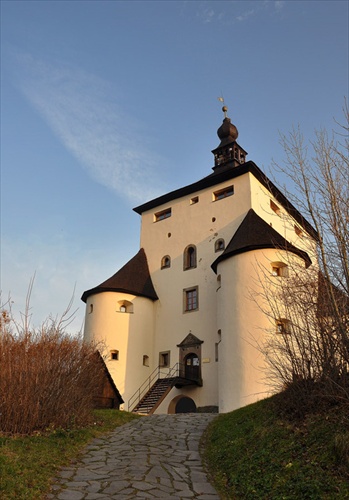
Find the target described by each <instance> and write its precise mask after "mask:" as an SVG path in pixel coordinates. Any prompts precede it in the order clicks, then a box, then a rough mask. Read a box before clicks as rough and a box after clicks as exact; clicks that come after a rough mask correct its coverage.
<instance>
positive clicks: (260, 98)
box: [0, 0, 348, 332]
mask: <svg viewBox="0 0 349 500" xmlns="http://www.w3.org/2000/svg"><path fill="white" fill-rule="evenodd" d="M1 58H2V63H1V276H0V278H1V283H0V288H1V290H2V295H3V300H4V299H6V298H7V297H8V294H9V293H10V294H11V298H12V301H13V308H14V311H15V312H16V314H19V311H23V310H24V303H25V296H26V293H27V288H28V284H29V281H30V279H31V277H33V276H34V274H35V283H34V289H33V292H32V298H31V306H32V314H33V317H32V321H33V324H34V325H37V324H39V323H40V322H41V321H42V320H43V319H44V318H46V317H47V316H49V315H50V314H53V315H56V314H59V313H61V312H62V311H63V310H64V309H65V307H66V306H67V304H68V302H69V300H70V298H71V297H72V295H73V293H74V303H73V309H78V310H77V313H76V319H75V321H74V322H73V323H72V324H71V325H70V327H69V329H70V331H72V332H74V331H77V330H79V329H80V327H81V325H82V322H83V317H84V304H83V303H82V302H81V301H80V296H81V294H82V292H83V291H84V290H86V289H89V288H92V287H94V286H96V285H98V284H99V283H101V282H102V281H104V280H105V279H107V278H108V277H109V276H111V275H112V274H114V273H115V272H116V271H117V270H118V269H119V268H120V267H121V266H122V265H123V264H124V263H125V262H127V261H128V260H129V259H130V258H131V257H132V256H133V255H134V254H135V253H136V252H137V251H138V249H139V230H140V218H139V216H138V215H137V214H136V213H134V212H133V211H132V208H133V207H135V206H137V205H139V204H141V203H143V202H145V201H147V200H149V199H151V198H153V197H155V196H157V195H159V194H162V193H165V192H167V191H171V190H173V189H176V188H178V187H181V186H184V185H186V184H188V183H191V182H194V181H196V180H198V179H200V178H202V177H204V176H206V175H208V174H209V173H210V172H211V167H212V165H213V156H212V154H211V150H212V149H214V148H215V147H217V145H218V143H219V141H218V138H217V135H216V131H217V128H218V127H219V126H220V124H221V122H222V119H223V114H222V111H221V103H220V102H219V101H218V100H217V97H218V96H220V95H222V94H223V96H224V99H225V103H226V104H227V106H228V108H229V112H228V115H229V116H230V117H231V119H232V121H233V123H234V124H235V125H236V126H237V127H238V130H239V139H238V142H239V144H240V145H241V146H242V147H243V148H244V149H246V150H247V151H248V153H249V155H248V159H250V160H253V161H254V162H255V163H257V165H258V166H259V167H260V168H262V169H263V170H264V171H265V172H266V173H267V174H268V175H269V172H270V166H271V161H272V159H273V158H274V159H275V160H281V159H282V158H283V154H282V151H281V149H280V147H279V132H284V133H286V132H288V131H289V130H290V129H291V128H292V126H293V125H297V124H299V125H300V126H301V128H302V130H303V132H304V135H305V137H306V139H312V138H313V137H314V129H318V128H320V127H325V128H328V129H332V128H333V126H334V121H333V120H334V117H336V118H338V119H340V118H341V113H342V107H343V103H344V96H348V2H347V1H336V0H332V1H295V0H292V1H291V0H289V1H263V0H259V1H224V2H221V1H173V2H171V1H157V2H153V1H103V0H100V1H84V0H80V1H67V0H66V1H33V0H31V1H16V0H12V1H4V0H2V1H1ZM74 290H75V292H74Z"/></svg>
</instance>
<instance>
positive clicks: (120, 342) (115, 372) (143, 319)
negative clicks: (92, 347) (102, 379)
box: [84, 292, 154, 409]
mask: <svg viewBox="0 0 349 500" xmlns="http://www.w3.org/2000/svg"><path fill="white" fill-rule="evenodd" d="M123 300H127V301H129V302H132V304H133V312H132V313H128V312H126V313H123V312H120V310H119V307H120V304H119V301H123ZM91 304H93V312H92V313H91V312H89V311H90V309H91V308H90V305H91ZM153 331H154V305H153V302H152V301H151V300H150V299H146V298H144V297H137V296H134V295H129V294H125V293H118V292H103V293H98V294H95V295H92V296H90V297H88V299H87V304H86V317H85V332H84V338H85V340H86V341H90V340H92V339H94V340H95V341H96V342H101V347H102V351H103V353H104V354H105V356H106V364H107V367H108V370H109V372H110V374H111V376H112V378H113V380H114V382H115V384H116V386H117V388H118V390H119V391H120V393H121V395H122V397H123V399H124V401H125V409H127V403H128V400H129V398H130V397H131V396H132V395H133V393H134V392H135V391H136V390H137V389H138V388H139V386H140V385H141V384H142V383H143V382H144V380H146V378H147V377H149V375H150V373H151V363H152V361H153V358H154V355H153ZM111 350H118V351H119V359H118V360H111V359H110V351H111ZM143 355H147V356H149V361H150V366H149V367H147V366H143Z"/></svg>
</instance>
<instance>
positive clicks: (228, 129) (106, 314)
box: [82, 107, 316, 413]
mask: <svg viewBox="0 0 349 500" xmlns="http://www.w3.org/2000/svg"><path fill="white" fill-rule="evenodd" d="M223 111H224V113H225V118H224V120H223V123H222V125H221V127H220V128H219V129H218V131H217V133H218V137H219V139H220V144H219V146H218V147H217V148H216V149H215V150H213V151H212V153H213V155H214V167H213V172H212V173H210V174H209V175H207V176H206V177H204V178H203V179H201V180H199V181H197V182H195V183H193V184H190V185H188V186H184V187H182V188H180V189H176V190H175V191H172V192H170V193H167V194H164V195H163V196H160V197H159V198H156V199H154V200H151V201H148V202H146V203H144V204H143V205H140V206H138V207H136V208H135V209H134V210H135V212H137V213H138V214H139V215H140V216H141V240H140V241H141V243H140V247H141V248H140V250H139V252H138V253H137V254H136V255H135V256H134V257H132V258H131V260H130V261H129V262H127V264H125V265H124V266H123V267H122V268H121V269H120V270H119V271H117V272H116V274H114V275H113V276H112V277H110V278H109V279H107V280H106V281H104V282H103V283H101V284H100V285H98V286H96V287H95V288H92V289H90V290H87V291H85V292H84V293H83V295H82V300H83V301H84V302H86V317H85V331H84V336H85V339H86V340H87V341H90V340H95V341H102V342H103V343H104V346H105V352H104V355H105V356H106V364H107V367H108V370H109V373H110V375H111V377H112V379H113V380H114V382H115V385H116V386H117V388H118V390H119V391H120V393H121V395H122V397H123V399H124V401H125V407H124V408H125V409H126V410H128V409H129V410H136V411H139V412H143V413H153V412H155V413H178V412H187V411H197V410H198V411H204V410H205V411H207V410H209V411H210V410H214V409H217V410H218V411H219V412H227V411H231V410H234V409H236V408H239V407H241V406H244V405H246V404H249V403H252V402H254V401H256V400H258V399H262V398H264V397H266V396H268V395H269V393H270V385H269V384H268V380H267V379H266V374H265V370H264V368H265V360H264V357H263V355H262V354H261V352H260V351H259V349H258V348H257V347H256V346H257V344H258V343H259V344H260V343H261V342H263V336H264V335H265V333H264V332H266V331H267V330H268V329H269V330H270V316H268V315H266V314H265V312H263V307H260V305H259V304H258V300H259V299H258V296H259V293H258V287H259V283H260V280H261V279H262V280H263V279H265V278H264V275H265V274H266V275H268V279H271V280H280V279H283V277H284V276H286V275H287V264H288V262H289V261H290V258H291V259H294V260H296V261H298V262H299V263H301V264H302V266H303V268H304V270H305V269H306V268H308V267H309V266H311V265H312V261H313V262H315V260H314V259H316V258H315V257H314V255H313V254H312V255H310V252H309V250H307V249H308V248H309V239H310V240H311V241H315V238H316V234H315V231H314V229H313V228H312V227H311V226H310V224H309V223H308V222H307V221H306V220H305V219H304V218H303V217H302V215H301V214H300V213H299V212H298V211H297V210H296V209H295V207H294V206H293V205H292V204H291V203H290V202H289V201H288V200H287V199H286V198H285V196H284V195H283V194H282V193H281V192H280V191H279V189H278V188H277V187H276V186H275V185H274V184H273V183H272V182H271V181H270V180H269V179H268V178H267V177H266V175H265V174H264V173H263V172H262V171H261V170H260V169H259V168H258V166H257V165H256V164H255V163H254V162H252V161H246V155H247V153H246V151H245V150H244V149H243V148H242V147H241V146H240V145H239V144H238V143H237V142H236V140H237V137H238V131H237V128H236V127H235V125H233V124H232V123H231V120H230V119H229V118H228V117H227V116H226V111H227V108H226V107H223ZM305 242H307V243H305ZM261 269H263V270H267V271H268V272H267V273H265V272H264V273H261ZM254 292H255V293H254ZM286 320H287V319H284V318H283V319H281V318H275V334H276V335H277V331H278V329H280V328H282V327H283V322H284V321H286Z"/></svg>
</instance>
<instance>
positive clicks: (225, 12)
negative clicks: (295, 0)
mask: <svg viewBox="0 0 349 500" xmlns="http://www.w3.org/2000/svg"><path fill="white" fill-rule="evenodd" d="M284 5H285V0H246V1H244V2H241V1H231V2H217V1H215V2H212V1H203V2H198V4H196V6H197V11H196V16H197V17H198V18H199V19H200V20H201V22H203V23H204V24H207V23H213V22H218V23H221V24H223V25H232V24H236V23H242V22H245V21H248V20H249V19H251V18H254V17H256V16H257V15H260V14H261V13H268V14H270V15H274V14H275V13H280V11H281V10H282V9H283V8H284Z"/></svg>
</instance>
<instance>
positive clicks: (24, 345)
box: [0, 314, 102, 434]
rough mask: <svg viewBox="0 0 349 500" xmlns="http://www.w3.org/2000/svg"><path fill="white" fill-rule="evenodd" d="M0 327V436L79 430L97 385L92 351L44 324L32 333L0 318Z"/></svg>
mask: <svg viewBox="0 0 349 500" xmlns="http://www.w3.org/2000/svg"><path fill="white" fill-rule="evenodd" d="M2 318H6V320H4V321H2V323H1V325H0V431H1V432H3V433H18V434H30V433H33V432H34V431H43V430H45V429H48V428H51V429H52V428H64V429H67V428H70V427H72V426H76V425H85V424H86V423H87V422H88V420H89V418H90V415H91V409H92V407H93V398H94V397H95V396H96V395H97V394H98V392H99V391H100V388H101V385H100V384H101V383H102V371H101V369H102V367H101V363H100V359H98V356H97V355H96V346H94V345H91V344H87V343H84V342H83V340H82V338H81V335H78V336H72V335H69V334H67V333H66V332H65V331H64V327H63V324H64V322H63V321H62V319H60V320H55V319H52V318H49V319H48V320H47V321H46V322H45V323H44V324H43V325H42V326H41V327H40V328H38V329H34V328H30V327H29V326H28V322H27V321H23V325H22V326H20V327H19V326H18V324H17V323H16V322H15V321H14V320H13V319H12V316H11V314H3V315H2Z"/></svg>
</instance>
